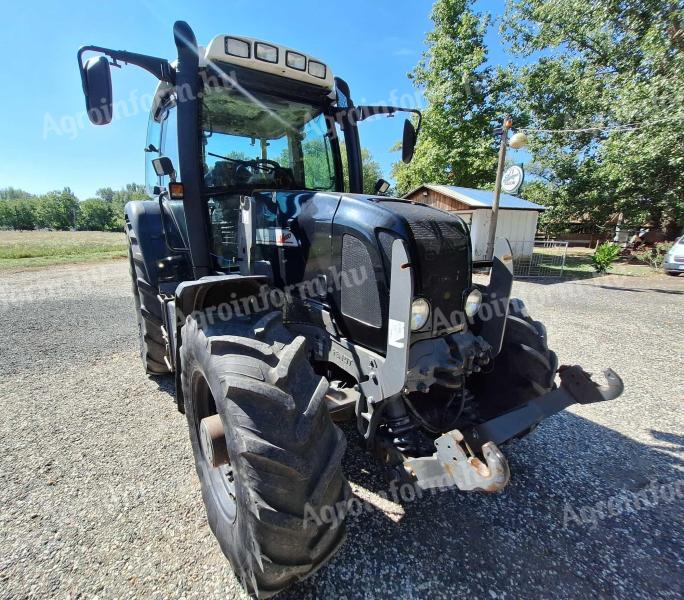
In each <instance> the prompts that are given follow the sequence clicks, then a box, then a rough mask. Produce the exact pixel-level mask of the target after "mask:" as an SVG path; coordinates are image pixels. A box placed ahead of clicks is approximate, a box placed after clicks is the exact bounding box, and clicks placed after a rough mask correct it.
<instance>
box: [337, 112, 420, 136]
mask: <svg viewBox="0 0 684 600" xmlns="http://www.w3.org/2000/svg"><path fill="white" fill-rule="evenodd" d="M339 110H343V111H345V110H347V109H339ZM350 110H353V111H356V120H357V121H364V120H365V119H367V118H368V117H373V116H375V115H393V114H394V113H397V112H409V113H413V114H416V115H418V125H417V126H416V136H417V135H418V133H419V132H420V127H421V125H422V124H423V113H421V112H420V111H419V110H418V109H417V108H402V107H399V106H357V107H356V108H352V109H350Z"/></svg>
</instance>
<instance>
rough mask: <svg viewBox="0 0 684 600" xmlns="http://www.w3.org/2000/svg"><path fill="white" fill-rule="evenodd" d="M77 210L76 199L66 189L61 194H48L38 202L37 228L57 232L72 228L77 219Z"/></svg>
mask: <svg viewBox="0 0 684 600" xmlns="http://www.w3.org/2000/svg"><path fill="white" fill-rule="evenodd" d="M78 208H79V202H78V198H77V197H76V196H74V194H73V193H72V191H71V190H70V189H69V188H68V187H66V188H64V189H63V190H62V191H61V192H50V193H48V194H46V195H45V196H43V197H42V198H41V199H40V201H39V202H38V205H37V220H38V226H39V227H49V228H51V229H59V230H68V229H71V228H74V227H76V220H77V218H78Z"/></svg>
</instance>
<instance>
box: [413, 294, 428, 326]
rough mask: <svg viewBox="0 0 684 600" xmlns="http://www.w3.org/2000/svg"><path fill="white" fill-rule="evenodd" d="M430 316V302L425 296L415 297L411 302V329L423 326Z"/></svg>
mask: <svg viewBox="0 0 684 600" xmlns="http://www.w3.org/2000/svg"><path fill="white" fill-rule="evenodd" d="M429 316H430V304H429V303H428V301H427V300H426V299H425V298H417V299H415V300H414V301H413V303H412V304H411V331H418V330H419V329H422V328H423V327H425V323H427V320H428V317H429Z"/></svg>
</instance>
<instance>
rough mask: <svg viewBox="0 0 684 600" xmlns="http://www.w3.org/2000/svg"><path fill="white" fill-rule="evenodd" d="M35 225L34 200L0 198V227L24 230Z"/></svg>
mask: <svg viewBox="0 0 684 600" xmlns="http://www.w3.org/2000/svg"><path fill="white" fill-rule="evenodd" d="M35 226H36V206H35V201H31V200H0V228H3V229H22V230H26V229H34V228H35Z"/></svg>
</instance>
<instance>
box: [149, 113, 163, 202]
mask: <svg viewBox="0 0 684 600" xmlns="http://www.w3.org/2000/svg"><path fill="white" fill-rule="evenodd" d="M161 134H162V125H161V123H160V122H158V121H155V120H154V113H150V120H149V121H148V123H147V142H146V143H145V188H146V189H147V193H148V194H149V195H150V196H151V195H152V188H154V186H155V185H160V181H159V177H157V174H156V173H155V172H154V167H152V161H153V160H154V159H155V158H158V157H159V154H160V152H161Z"/></svg>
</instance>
